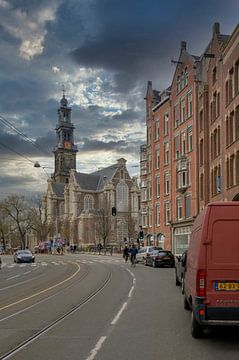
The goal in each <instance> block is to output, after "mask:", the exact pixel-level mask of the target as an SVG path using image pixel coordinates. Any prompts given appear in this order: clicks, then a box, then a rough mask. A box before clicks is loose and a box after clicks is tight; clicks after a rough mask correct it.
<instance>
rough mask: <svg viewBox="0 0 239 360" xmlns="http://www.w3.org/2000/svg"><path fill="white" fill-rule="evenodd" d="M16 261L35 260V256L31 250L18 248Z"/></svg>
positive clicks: (15, 256) (14, 258)
mask: <svg viewBox="0 0 239 360" xmlns="http://www.w3.org/2000/svg"><path fill="white" fill-rule="evenodd" d="M13 260H14V262H16V263H20V262H32V263H34V262H35V256H34V255H33V253H32V252H31V251H30V250H27V249H26V250H17V251H16V252H15V254H14V257H13Z"/></svg>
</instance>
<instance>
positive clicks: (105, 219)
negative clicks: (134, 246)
mask: <svg viewBox="0 0 239 360" xmlns="http://www.w3.org/2000/svg"><path fill="white" fill-rule="evenodd" d="M95 230H96V236H97V238H98V239H99V242H101V241H102V242H103V246H104V247H105V246H106V245H107V244H108V241H109V238H110V233H111V219H110V216H109V214H108V212H107V211H106V210H105V209H103V208H102V209H98V210H97V213H96V222H95Z"/></svg>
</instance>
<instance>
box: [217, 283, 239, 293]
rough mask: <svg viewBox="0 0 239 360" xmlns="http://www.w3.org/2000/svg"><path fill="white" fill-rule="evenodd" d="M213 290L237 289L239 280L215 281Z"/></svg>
mask: <svg viewBox="0 0 239 360" xmlns="http://www.w3.org/2000/svg"><path fill="white" fill-rule="evenodd" d="M215 290H224V291H238V290H239V282H237V281H233V282H232V281H225V282H221V281H216V283H215Z"/></svg>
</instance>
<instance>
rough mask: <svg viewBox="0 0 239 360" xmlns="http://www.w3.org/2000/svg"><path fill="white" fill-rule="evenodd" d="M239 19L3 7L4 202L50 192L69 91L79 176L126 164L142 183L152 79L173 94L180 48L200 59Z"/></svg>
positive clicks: (53, 0) (35, 2)
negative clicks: (216, 26)
mask: <svg viewBox="0 0 239 360" xmlns="http://www.w3.org/2000/svg"><path fill="white" fill-rule="evenodd" d="M238 14H239V1H238V0H227V1H225V0H199V1H197V0H194V1H192V0H180V1H179V0H170V1H166V0H151V1H146V0H0V69H1V71H0V94H1V98H0V164H1V171H0V198H4V197H6V196H8V195H11V194H13V193H17V194H23V195H26V194H31V193H34V192H44V191H46V187H47V179H48V178H49V177H50V175H51V174H52V173H53V172H54V168H53V166H54V154H53V152H52V151H53V149H54V146H55V145H56V132H55V127H56V124H57V109H58V108H59V106H60V99H61V98H62V85H64V88H65V94H66V98H67V100H68V104H69V106H70V107H71V108H72V123H73V124H74V126H75V130H74V139H75V144H76V145H77V146H78V153H77V171H79V172H84V173H90V172H94V171H97V170H98V169H99V168H102V167H106V166H109V165H111V164H114V163H116V162H117V159H119V158H121V157H124V158H125V159H126V160H127V167H128V170H129V172H130V174H131V175H132V176H133V175H136V176H138V174H139V150H140V145H142V144H143V143H145V141H146V127H145V100H144V97H145V94H146V88H147V82H148V80H151V81H152V82H153V88H154V89H157V90H161V89H164V88H167V87H168V86H170V84H171V81H172V77H173V73H174V71H175V65H173V64H172V62H171V60H172V59H177V58H178V56H179V53H180V43H181V41H186V42H187V49H188V51H189V52H190V53H191V54H193V55H201V53H202V52H203V51H204V50H205V48H206V47H207V44H208V43H209V41H210V39H211V37H212V27H213V23H215V22H219V23H220V28H221V33H223V34H231V33H232V32H233V30H234V28H235V27H236V26H237V24H238V20H239V15H238ZM36 161H38V162H39V164H40V165H41V167H40V168H36V167H34V163H35V162H36Z"/></svg>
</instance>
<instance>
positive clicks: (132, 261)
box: [129, 244, 138, 267]
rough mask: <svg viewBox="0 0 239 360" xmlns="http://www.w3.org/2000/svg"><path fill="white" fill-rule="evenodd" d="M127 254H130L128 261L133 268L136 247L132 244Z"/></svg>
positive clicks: (136, 251)
mask: <svg viewBox="0 0 239 360" xmlns="http://www.w3.org/2000/svg"><path fill="white" fill-rule="evenodd" d="M129 253H130V261H131V266H134V267H135V264H136V255H137V253H138V250H137V248H136V246H135V245H134V244H133V245H132V246H131V247H130V249H129Z"/></svg>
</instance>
